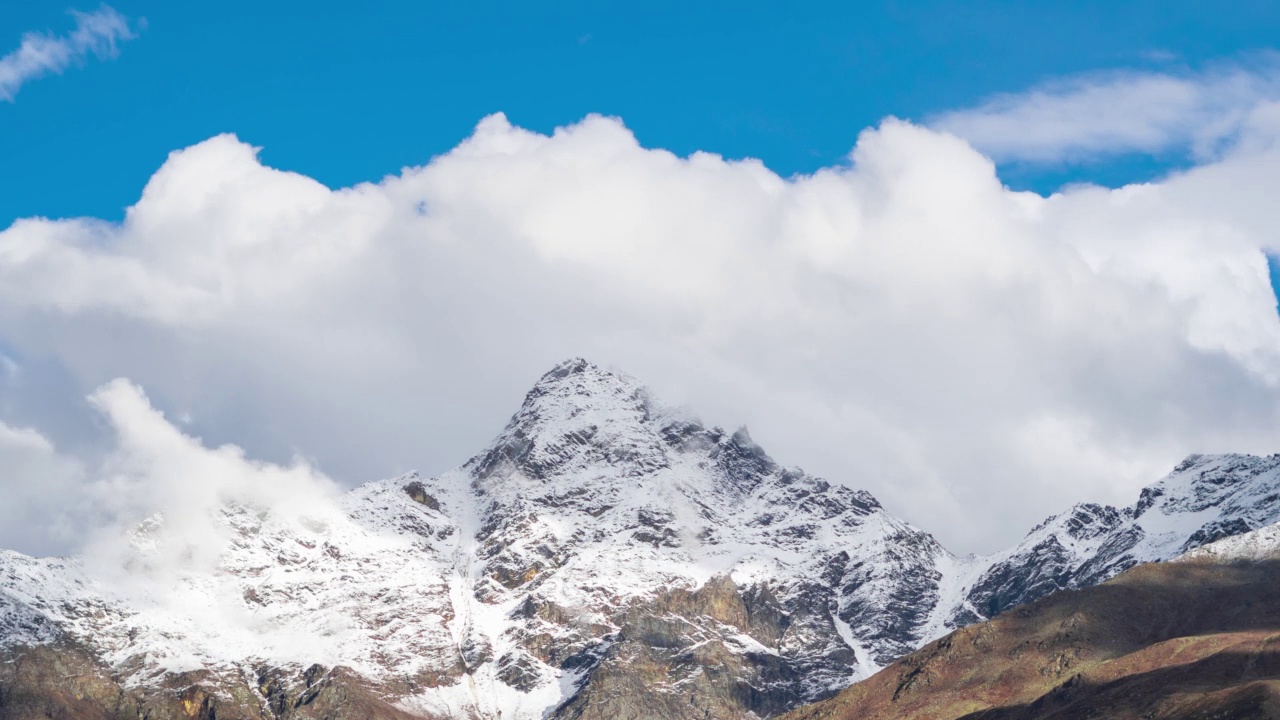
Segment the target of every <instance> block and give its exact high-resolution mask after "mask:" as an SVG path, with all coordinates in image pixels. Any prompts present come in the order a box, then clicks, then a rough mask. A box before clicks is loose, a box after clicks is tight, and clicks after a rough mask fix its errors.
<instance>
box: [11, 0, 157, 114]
mask: <svg viewBox="0 0 1280 720" xmlns="http://www.w3.org/2000/svg"><path fill="white" fill-rule="evenodd" d="M71 15H72V17H74V18H75V21H76V27H75V29H74V30H72V31H71V32H70V33H69V34H67V35H62V36H57V35H53V34H49V33H39V32H29V33H26V34H25V35H23V36H22V44H21V45H19V46H18V49H17V50H14V51H13V52H11V53H9V54H8V55H5V56H4V57H0V100H7V101H9V102H13V99H14V97H15V96H17V94H18V90H19V89H20V88H21V87H22V86H23V85H24V84H25V83H26V82H27V81H29V80H34V79H36V78H39V77H43V76H45V75H49V74H58V73H61V72H62V71H64V70H66V69H67V68H68V67H71V66H72V65H74V64H76V63H79V62H82V61H83V60H84V59H85V58H87V57H88V56H90V55H93V56H96V57H98V58H99V59H103V58H110V57H115V55H116V46H117V44H119V43H120V42H123V41H125V40H132V39H133V38H134V33H133V30H132V28H130V26H129V20H128V19H127V18H125V17H124V16H123V15H121V14H120V13H118V12H116V11H115V10H114V9H113V8H111V7H109V6H107V5H103V6H102V7H101V8H99V9H98V10H95V11H94V12H88V13H86V12H79V11H76V10H72V11H71Z"/></svg>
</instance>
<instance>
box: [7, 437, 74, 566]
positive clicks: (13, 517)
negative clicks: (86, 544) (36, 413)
mask: <svg viewBox="0 0 1280 720" xmlns="http://www.w3.org/2000/svg"><path fill="white" fill-rule="evenodd" d="M0 468H3V470H0V495H3V497H4V502H3V503H0V548H6V549H13V550H18V551H20V552H26V553H31V554H51V553H56V552H60V551H63V550H66V549H68V548H69V547H72V546H73V545H74V544H75V542H76V541H77V540H78V539H79V535H78V524H79V523H78V521H79V520H81V519H83V516H84V512H85V504H84V503H85V500H84V495H83V492H82V491H83V489H84V483H85V474H84V468H83V467H82V466H81V464H80V463H79V462H77V461H75V460H73V459H71V458H67V457H63V456H62V455H60V454H58V453H57V452H56V451H55V449H54V447H53V444H52V443H51V442H50V441H49V439H48V438H46V437H45V436H44V435H41V434H40V433H39V432H37V431H35V430H32V429H31V428H19V427H12V426H9V425H6V424H4V423H0Z"/></svg>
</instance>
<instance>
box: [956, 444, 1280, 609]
mask: <svg viewBox="0 0 1280 720" xmlns="http://www.w3.org/2000/svg"><path fill="white" fill-rule="evenodd" d="M1277 521H1280V456H1277V455H1272V456H1270V457H1265V458H1260V457H1252V456H1247V455H1214V456H1201V455H1192V456H1191V457H1188V458H1187V459H1186V460H1184V461H1183V462H1182V463H1181V464H1179V465H1178V467H1177V468H1175V469H1174V471H1173V473H1172V474H1170V475H1169V476H1168V477H1166V478H1165V479H1164V480H1161V481H1160V482H1159V483H1156V484H1155V485H1152V486H1150V487H1148V488H1146V489H1144V490H1143V491H1142V494H1141V496H1140V497H1139V499H1138V502H1136V503H1134V504H1133V505H1131V506H1129V507H1127V508H1123V509H1117V508H1113V507H1110V506H1101V505H1094V504H1081V505H1076V506H1075V507H1074V508H1072V509H1071V510H1069V511H1068V512H1066V513H1063V514H1061V515H1057V516H1055V517H1052V518H1049V519H1048V520H1046V521H1045V522H1044V523H1042V524H1041V525H1040V526H1038V527H1036V528H1035V529H1034V530H1032V531H1031V533H1030V534H1028V535H1027V537H1026V539H1024V540H1023V541H1022V542H1021V543H1019V545H1018V546H1017V547H1015V548H1013V549H1012V550H1009V551H1007V552H1004V553H998V554H996V555H993V556H991V557H990V558H986V559H985V560H984V562H985V565H986V568H985V570H984V571H983V572H982V573H981V575H979V576H978V578H977V580H976V581H975V582H974V583H973V584H972V586H971V587H970V588H969V590H968V592H967V593H966V595H965V603H964V604H963V605H961V606H960V607H958V608H957V609H956V611H955V613H954V615H953V619H954V620H955V621H956V622H955V624H956V625H963V624H965V623H964V621H965V620H970V621H971V620H973V619H977V618H979V617H993V616H995V615H996V614H998V613H1001V612H1003V611H1005V610H1007V609H1009V608H1012V607H1014V606H1016V605H1021V604H1023V603H1027V602H1031V601H1033V600H1037V599H1039V598H1042V597H1044V596H1046V595H1048V594H1050V593H1052V592H1055V591H1057V590H1061V589H1064V588H1081V587H1089V586H1091V585H1096V584H1098V583H1100V582H1102V581H1104V580H1106V579H1108V578H1110V577H1112V576H1114V575H1116V574H1117V573H1119V572H1121V571H1123V570H1127V569H1128V568H1131V567H1133V566H1134V565H1137V564H1139V563H1143V562H1152V561H1159V560H1167V559H1169V558H1172V557H1176V556H1178V555H1181V554H1183V553H1185V552H1187V551H1189V550H1192V549H1195V548H1197V547H1200V546H1201V545H1205V544H1208V543H1211V542H1213V541H1215V540H1218V539H1220V538H1223V537H1229V536H1233V535H1239V534H1241V533H1247V532H1249V531H1250V530H1254V529H1256V528H1260V527H1264V526H1267V525H1270V524H1272V523H1275V522H1277Z"/></svg>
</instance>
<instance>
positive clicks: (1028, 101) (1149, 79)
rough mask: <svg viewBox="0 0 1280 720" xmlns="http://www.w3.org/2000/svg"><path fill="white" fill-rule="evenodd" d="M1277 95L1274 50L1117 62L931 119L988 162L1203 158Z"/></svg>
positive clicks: (1278, 64) (1279, 61)
mask: <svg viewBox="0 0 1280 720" xmlns="http://www.w3.org/2000/svg"><path fill="white" fill-rule="evenodd" d="M1277 101H1280V56H1277V55H1275V54H1266V55H1261V56H1259V57H1257V58H1254V59H1253V61H1252V62H1249V63H1237V64H1226V65H1218V66H1214V67H1211V68H1209V69H1206V70H1202V71H1199V72H1184V73H1180V74H1175V73H1167V72H1136V71H1117V72H1107V73H1095V74H1087V75H1082V76H1077V77H1073V78H1068V79H1065V80H1055V81H1053V82H1051V83H1048V84H1045V85H1042V86H1040V87H1037V88H1033V89H1031V90H1028V91H1026V92H1022V93H1013V94H1003V95H997V96H996V97H994V98H991V99H990V100H988V101H986V102H984V103H983V104H981V105H979V106H977V107H974V108H968V109H963V110H956V111H951V112H947V113H943V114H941V115H938V116H936V117H933V118H931V119H930V121H929V124H930V125H931V126H933V127H935V128H938V129H941V130H945V131H947V132H951V133H954V134H956V135H959V136H960V137H963V138H965V139H966V140H968V141H969V142H970V143H972V144H973V145H974V147H976V148H977V149H979V150H980V151H982V152H984V153H986V154H988V155H990V156H991V157H992V158H994V159H995V160H997V161H1000V162H1008V161H1022V162H1034V163H1062V162H1088V161H1092V160H1097V159H1099V158H1103V157H1106V156H1111V155H1116V154H1122V153H1133V152H1138V153H1151V154H1160V153H1169V152H1176V153H1178V154H1180V155H1181V154H1182V153H1190V155H1191V156H1192V157H1193V158H1197V159H1200V160H1204V159H1209V158H1213V157H1215V156H1217V155H1218V154H1220V153H1221V152H1222V151H1223V150H1224V148H1227V147H1230V146H1231V145H1232V144H1234V143H1236V142H1238V141H1239V140H1240V139H1241V136H1242V135H1245V134H1247V133H1249V132H1250V130H1251V128H1252V126H1253V124H1254V123H1255V122H1256V120H1257V118H1258V116H1259V114H1262V115H1266V114H1269V113H1274V112H1275V110H1274V108H1275V106H1276V103H1277Z"/></svg>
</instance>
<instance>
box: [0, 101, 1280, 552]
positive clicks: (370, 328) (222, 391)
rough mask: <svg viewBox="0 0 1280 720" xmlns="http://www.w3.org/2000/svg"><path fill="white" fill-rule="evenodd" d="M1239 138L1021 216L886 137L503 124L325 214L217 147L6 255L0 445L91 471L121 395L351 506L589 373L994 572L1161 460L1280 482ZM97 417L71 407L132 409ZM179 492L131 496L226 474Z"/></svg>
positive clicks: (1265, 245)
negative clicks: (9, 368) (809, 139)
mask: <svg viewBox="0 0 1280 720" xmlns="http://www.w3.org/2000/svg"><path fill="white" fill-rule="evenodd" d="M1254 127H1255V129H1254V130H1252V131H1251V133H1252V134H1251V136H1250V141H1249V145H1248V151H1247V152H1246V151H1244V150H1242V149H1241V148H1244V147H1245V146H1244V145H1242V144H1237V145H1236V146H1234V147H1235V148H1236V149H1235V150H1227V151H1224V152H1223V153H1222V154H1221V155H1220V156H1217V157H1215V158H1214V159H1212V160H1209V161H1206V162H1205V163H1203V164H1202V165H1201V166H1199V167H1196V168H1195V169H1193V170H1191V171H1188V172H1185V173H1180V174H1177V175H1174V176H1171V177H1169V178H1167V179H1165V180H1163V181H1161V182H1158V183H1151V184H1146V185H1138V186H1131V187H1126V188H1121V189H1117V190H1108V189H1104V188H1097V187H1078V188H1071V189H1068V190H1065V191H1063V192H1061V193H1058V194H1055V195H1053V196H1052V197H1048V198H1045V197H1041V196H1038V195H1034V194H1029V193H1019V192H1013V191H1010V190H1009V189H1008V188H1005V187H1004V186H1002V184H1001V183H1000V180H999V178H998V176H997V174H996V169H995V166H994V164H993V162H992V160H991V159H990V158H988V157H986V156H984V155H982V154H981V153H979V152H978V151H976V150H975V149H974V148H973V147H971V146H970V145H969V144H968V143H967V142H965V141H964V140H961V139H960V138H958V137H957V136H955V135H953V134H950V133H947V132H942V131H939V130H936V129H930V128H926V127H921V126H918V125H914V124H911V123H907V122H902V121H897V120H887V121H885V122H884V123H883V124H882V125H881V126H880V127H878V128H874V129H869V130H867V131H865V132H863V133H862V134H861V135H860V136H859V138H858V141H857V145H856V147H855V148H854V150H853V152H852V154H851V155H850V157H849V161H848V163H847V164H843V165H840V166H838V167H832V168H829V169H825V170H822V171H820V172H818V173H815V174H813V175H809V176H802V177H795V178H789V179H788V178H781V177H779V176H777V175H776V174H774V173H772V172H771V171H769V170H768V169H767V168H765V167H764V166H763V165H761V164H760V163H759V162H756V161H741V162H734V161H726V160H724V159H722V158H720V157H718V156H715V155H710V154H703V153H699V154H694V155H692V156H690V157H687V158H681V157H677V156H675V155H672V154H671V153H668V152H665V151H662V150H655V149H648V148H644V147H642V146H640V145H639V144H638V143H637V141H636V139H635V138H634V137H633V136H632V134H631V133H630V132H629V131H628V130H627V129H626V127H625V126H624V125H623V124H622V122H621V121H619V120H616V119H612V118H605V117H597V116H591V117H588V118H586V119H584V120H583V121H581V122H580V123H577V124H575V125H572V126H568V127H564V128H561V129H559V130H557V131H556V132H555V133H554V134H552V135H549V136H548V135H541V134H537V133H533V132H529V131H526V130H523V129H520V128H518V127H513V126H512V125H511V124H510V123H508V122H507V120H506V119H505V118H504V117H502V116H501V115H495V116H492V117H489V118H487V119H485V120H484V121H483V122H481V123H480V124H479V126H478V127H477V128H476V130H475V133H474V134H473V135H472V136H471V137H470V138H469V139H467V140H466V141H465V142H463V143H462V144H460V145H459V146H458V147H457V148H455V149H454V150H453V151H451V152H450V153H448V154H446V155H443V156H441V157H438V158H436V159H434V160H433V161H431V162H430V163H428V164H426V165H423V166H420V167H413V168H407V169H405V170H404V171H402V172H401V173H400V174H398V175H395V176H390V177H387V178H385V179H384V180H382V181H381V182H378V183H375V184H364V185H359V186H356V187H352V188H343V189H336V190H334V189H329V188H326V187H324V186H323V185H321V184H320V183H317V182H315V181H314V180H312V179H310V178H307V177H304V176H300V175H297V174H293V173H289V172H282V171H280V170H275V169H272V168H268V167H265V166H263V165H262V164H261V163H260V162H259V160H258V158H257V152H256V149H255V148H253V147H251V146H249V145H247V144H245V143H243V142H241V141H239V140H238V139H236V138H235V137H232V136H219V137H215V138H212V139H210V140H208V141H206V142H203V143H201V144H199V145H196V146H193V147H190V148H187V149H185V150H181V151H179V152H175V153H173V154H172V155H171V156H170V157H169V159H168V161H167V162H166V163H165V164H164V165H163V166H162V167H161V168H160V169H159V170H158V171H157V172H156V174H155V175H154V176H153V177H152V178H151V180H150V182H149V183H148V184H147V186H146V188H145V189H144V191H143V193H142V197H141V199H140V200H139V201H138V203H137V204H136V205H134V206H133V207H132V208H130V209H129V211H128V213H127V215H126V218H125V220H124V222H123V223H120V224H110V223H105V222H102V221H98V220H94V219H62V220H46V219H28V220H22V221H19V222H17V223H15V224H14V225H13V226H11V227H10V228H8V229H7V230H5V231H3V232H0V348H4V347H7V348H9V349H10V351H11V352H9V353H7V354H9V355H11V356H12V357H13V358H14V362H15V363H16V364H18V365H20V366H21V368H20V372H17V373H13V374H12V377H11V378H10V379H9V380H8V381H7V383H6V384H5V385H4V387H3V389H4V392H5V393H6V394H7V397H6V398H5V399H4V402H0V418H4V419H6V421H8V422H10V424H11V425H12V426H14V427H18V426H26V425H37V427H39V429H40V430H41V431H42V432H44V433H45V434H46V435H47V436H49V437H50V438H53V439H54V440H56V441H57V442H58V444H59V446H62V447H66V448H69V449H70V450H69V452H72V454H75V455H77V456H79V455H80V454H85V453H89V454H91V451H93V449H94V448H95V447H100V446H101V440H100V439H99V440H95V438H100V436H101V435H102V434H103V433H102V430H101V429H94V428H93V426H91V425H88V426H86V424H85V423H84V422H83V420H82V419H81V417H82V415H83V414H84V413H85V411H84V409H83V406H82V403H80V402H79V400H78V398H80V397H82V396H84V395H86V394H88V393H90V392H93V390H94V389H95V388H97V387H99V386H101V385H102V384H103V383H107V382H109V381H111V379H112V378H117V377H129V378H131V379H132V380H133V381H134V382H136V383H138V384H139V385H140V386H142V387H145V388H146V389H147V392H148V394H149V395H150V396H151V398H152V402H154V403H155V404H156V405H157V406H158V407H162V408H164V409H165V411H166V413H167V415H168V417H170V418H188V417H189V418H190V419H191V423H190V425H189V430H186V432H190V433H194V434H199V435H200V436H202V437H204V438H206V440H207V441H209V442H211V443H213V444H215V445H216V444H219V443H227V442H234V443H236V444H237V445H240V446H242V447H244V448H245V452H247V453H248V454H250V455H252V456H256V457H261V458H264V459H267V460H271V461H275V462H278V463H287V462H290V458H293V457H295V456H296V455H299V454H301V455H302V456H304V457H307V458H310V459H311V463H312V465H314V466H315V467H320V468H323V469H324V470H325V472H326V473H327V474H328V475H330V476H332V477H335V478H337V479H338V480H339V481H340V482H342V483H344V484H355V483H358V482H362V481H365V480H370V479H375V478H379V477H385V476H389V475H392V474H394V473H397V472H400V471H404V470H408V469H412V468H418V469H421V470H422V471H424V472H428V473H434V472H440V471H443V470H446V469H448V468H449V467H451V466H453V465H456V464H458V463H460V462H462V461H463V460H465V459H466V458H467V457H468V455H469V454H471V453H472V452H474V451H476V450H478V449H480V448H481V447H482V446H483V445H484V444H485V443H487V442H488V440H489V439H490V438H491V437H492V436H493V435H494V434H496V432H497V431H498V430H499V429H500V427H501V426H502V424H503V423H504V422H505V420H506V418H507V417H508V416H509V414H510V413H511V412H513V411H514V410H515V409H516V407H517V406H518V403H519V400H520V397H521V394H522V393H523V392H524V391H525V390H526V389H527V388H528V386H529V385H530V384H531V383H532V382H533V381H534V380H535V379H536V378H537V377H538V375H539V374H540V373H541V372H543V371H544V370H546V369H547V368H549V367H550V366H551V365H552V364H554V363H555V362H557V361H559V360H561V359H563V358H565V357H568V356H572V355H582V356H585V357H587V358H589V359H592V360H594V361H596V362H598V363H601V364H605V365H610V366H614V367H617V368H619V369H621V370H624V371H626V372H628V373H630V374H632V375H635V376H637V377H638V378H640V379H641V380H643V381H645V382H647V383H649V384H651V385H652V386H653V387H654V389H655V391H656V392H657V393H658V395H659V396H660V397H666V398H668V399H671V400H674V401H676V402H680V403H687V404H688V405H689V406H690V407H692V408H693V409H694V410H695V411H698V412H700V413H701V414H702V415H703V417H704V419H706V420H708V421H711V422H717V423H721V424H727V425H730V426H736V425H738V424H741V423H746V424H748V425H749V426H750V427H751V430H752V434H753V436H754V437H755V438H756V440H757V441H759V442H760V443H761V444H762V445H763V446H764V447H766V448H767V449H769V450H770V451H771V452H772V453H773V454H774V455H775V456H776V457H777V458H778V460H779V461H781V462H783V463H785V464H799V465H803V466H804V467H805V468H806V469H808V470H810V471H811V472H815V473H817V474H821V475H823V476H826V477H828V478H829V479H831V480H833V481H837V482H843V483H847V484H849V485H852V486H855V487H861V488H866V489H868V490H870V491H871V492H873V493H874V494H876V495H877V496H878V497H880V498H881V500H882V501H883V502H884V503H885V504H886V505H887V506H888V507H889V508H890V509H891V510H892V511H894V512H896V513H898V514H900V515H902V516H904V517H906V518H907V519H909V520H911V521H912V522H915V523H916V524H918V525H920V526H921V527H924V528H926V529H928V530H930V531H933V532H935V533H936V534H937V535H938V536H939V538H940V539H941V540H942V541H943V542H944V543H946V544H948V545H949V546H950V547H952V548H953V549H954V550H957V551H962V552H963V551H969V550H988V549H992V548H994V547H997V546H1000V545H1004V544H1007V543H1009V542H1010V541H1012V540H1013V539H1014V538H1017V537H1019V536H1021V535H1022V534H1023V533H1024V532H1025V531H1026V530H1027V529H1028V528H1029V527H1030V526H1031V525H1032V524H1034V523H1036V522H1038V521H1039V520H1041V519H1042V518H1043V517H1044V516H1045V515H1046V514H1048V513H1051V512H1056V511H1059V510H1062V509H1063V508H1064V507H1066V506H1068V505H1070V504H1071V503H1073V502H1075V501H1079V500H1097V501H1112V502H1122V503H1128V502H1131V501H1132V499H1133V496H1134V494H1135V493H1136V491H1137V488H1139V487H1140V486H1142V485H1145V484H1147V483H1150V482H1152V481H1154V480H1156V479H1158V477H1160V476H1161V475H1163V474H1164V473H1165V472H1167V471H1168V470H1169V469H1170V468H1171V467H1172V465H1173V464H1174V463H1176V462H1177V461H1178V460H1179V459H1180V458H1181V457H1182V456H1184V455H1186V454H1187V453H1190V452H1215V451H1245V452H1270V451H1273V450H1275V449H1276V446H1275V443H1276V437H1277V435H1276V429H1277V427H1280V423H1278V421H1280V411H1278V410H1280V389H1278V388H1277V382H1278V380H1280V322H1277V319H1276V313H1275V298H1274V296H1273V295H1272V291H1271V287H1270V284H1269V281H1268V277H1267V265H1266V260H1265V258H1264V255H1263V250H1265V249H1271V250H1275V249H1280V248H1277V247H1276V243H1277V241H1276V237H1275V235H1274V232H1273V229H1274V228H1275V227H1278V226H1280V217H1278V216H1280V207H1277V205H1276V203H1275V202H1274V198H1275V197H1277V196H1280V151H1277V150H1276V148H1275V147H1274V144H1272V143H1270V142H1269V139H1268V138H1269V137H1271V136H1269V135H1267V134H1266V128H1267V125H1266V124H1265V123H1263V122H1258V123H1256V124H1255V126H1254ZM107 387H108V390H107V391H106V393H107V394H106V395H105V396H104V395H102V394H98V395H95V398H97V399H96V400H95V402H96V403H98V404H99V405H100V406H101V405H102V403H103V402H107V403H108V404H109V405H110V406H113V407H114V406H116V404H117V403H120V404H122V405H123V406H125V407H128V406H129V404H130V401H128V393H127V392H125V391H124V390H121V389H120V387H121V386H116V385H108V386H107ZM111 388H114V390H112V389H111ZM104 397H106V398H115V400H107V401H104V400H103V398H104ZM121 397H123V398H125V399H123V400H122V399H120V398H121ZM139 414H141V416H143V417H145V413H144V412H142V411H139ZM110 415H111V414H110V413H109V416H110ZM36 419H39V422H38V423H37V422H36ZM175 432H176V431H175ZM178 435H179V437H182V434H181V433H179V434H178ZM170 440H172V441H173V442H174V443H176V445H177V446H181V445H182V441H180V440H174V439H173V438H170ZM95 443H97V444H96V445H95ZM122 443H123V445H124V446H125V447H126V448H127V447H128V445H129V442H128V440H127V438H126V439H125V440H123V441H122ZM82 449H83V450H82ZM105 452H106V454H107V455H108V457H116V456H118V454H119V453H120V452H121V450H120V449H119V448H116V449H114V450H112V449H107V450H105ZM236 457H238V459H237V460H236V461H235V462H248V461H246V460H244V458H243V456H236ZM172 458H173V460H172V462H166V463H162V464H159V465H157V466H156V469H155V471H154V472H150V474H149V476H154V477H157V478H162V480H160V481H159V484H158V485H157V486H156V491H157V492H160V491H163V489H164V487H165V485H164V483H174V484H177V485H184V484H191V483H197V484H198V483H206V482H211V480H210V479H209V478H212V477H213V476H215V475H216V474H217V472H219V470H218V468H220V467H221V466H219V465H218V464H217V463H213V462H212V461H210V464H207V465H200V464H199V463H196V461H194V460H191V459H190V458H187V457H186V456H184V455H182V454H181V453H176V452H175V453H174V454H173V455H172ZM188 461H190V462H193V463H196V465H198V469H197V470H192V471H190V472H188V471H187V470H186V469H184V468H185V467H186V465H185V463H186V462H188ZM86 462H87V461H86ZM201 462H203V461H201ZM93 466H94V467H96V465H93ZM282 472H285V471H282ZM289 472H294V471H289ZM297 472H303V471H301V470H299V471H297ZM307 472H310V471H307ZM286 474H287V473H286ZM282 477H283V476H282ZM4 482H6V483H21V482H23V481H22V480H21V479H19V480H9V479H7V478H6V479H5V480H4ZM93 482H97V480H94V481H93ZM273 482H275V481H273ZM281 482H284V481H283V480H282V481H281ZM121 497H124V498H128V497H130V495H129V494H128V493H124V492H122V493H121ZM126 504H127V503H126ZM131 512H134V511H131ZM125 514H126V515H128V514H129V513H125ZM135 514H136V512H135Z"/></svg>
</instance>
